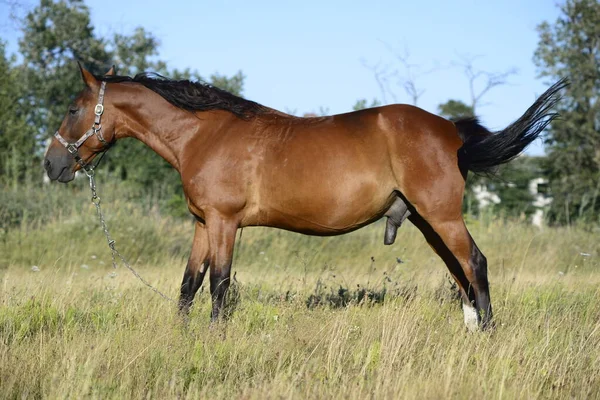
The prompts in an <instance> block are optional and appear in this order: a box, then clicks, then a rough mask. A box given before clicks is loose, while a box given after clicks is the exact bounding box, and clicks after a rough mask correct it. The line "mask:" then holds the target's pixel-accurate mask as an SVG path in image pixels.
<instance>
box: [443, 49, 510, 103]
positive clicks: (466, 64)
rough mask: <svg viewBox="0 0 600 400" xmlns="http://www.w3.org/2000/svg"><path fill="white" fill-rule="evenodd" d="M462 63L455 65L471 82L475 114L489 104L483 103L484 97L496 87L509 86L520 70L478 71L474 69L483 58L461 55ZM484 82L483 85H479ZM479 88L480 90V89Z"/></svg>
mask: <svg viewBox="0 0 600 400" xmlns="http://www.w3.org/2000/svg"><path fill="white" fill-rule="evenodd" d="M460 58H461V61H460V62H456V63H453V64H454V65H456V66H458V67H461V68H462V69H463V72H464V74H465V76H466V77H467V80H468V81H469V93H470V96H471V108H472V109H473V112H474V113H475V112H476V110H477V107H480V106H484V105H486V104H487V103H481V100H482V98H483V96H484V95H485V94H486V93H488V92H489V91H490V90H491V89H493V88H495V87H496V86H502V85H506V84H508V78H509V77H510V76H511V75H516V74H517V72H518V70H517V68H515V67H512V68H510V69H508V70H506V71H504V72H487V71H482V70H478V69H476V68H475V67H474V62H475V60H477V59H478V58H481V56H472V55H464V54H463V55H460ZM478 82H483V85H481V84H478ZM478 88H479V89H478Z"/></svg>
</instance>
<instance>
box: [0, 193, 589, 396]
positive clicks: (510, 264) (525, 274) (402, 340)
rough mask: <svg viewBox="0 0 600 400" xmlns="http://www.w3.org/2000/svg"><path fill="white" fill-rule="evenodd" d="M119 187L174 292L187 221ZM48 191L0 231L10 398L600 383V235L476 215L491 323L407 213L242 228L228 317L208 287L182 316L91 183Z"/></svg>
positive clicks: (4, 389)
mask: <svg viewBox="0 0 600 400" xmlns="http://www.w3.org/2000/svg"><path fill="white" fill-rule="evenodd" d="M57 193H58V194H57ZM110 197H114V198H113V199H111V200H113V201H109V202H108V203H107V204H106V205H105V207H106V209H107V214H108V223H109V226H110V227H111V229H112V231H113V236H114V237H115V239H116V240H117V244H118V247H119V248H120V250H122V251H123V253H124V254H125V255H126V256H127V257H128V258H129V259H130V261H131V262H132V264H133V265H134V266H135V268H136V269H137V270H138V271H139V272H140V273H141V274H142V275H143V276H144V277H145V278H147V279H148V280H149V281H150V282H151V283H152V284H153V285H156V286H157V287H158V288H159V289H160V290H163V291H165V292H166V293H167V294H168V295H169V296H172V297H176V296H177V294H178V285H179V284H180V282H181V276H182V273H183V269H184V265H185V259H186V256H187V254H188V252H189V246H190V243H191V239H192V232H193V226H192V224H191V223H190V222H188V221H180V220H172V219H169V218H166V217H163V216H160V214H159V213H158V212H157V211H156V210H155V209H153V208H152V207H151V206H148V207H139V206H138V205H136V203H134V202H129V201H116V200H115V199H116V198H119V196H117V195H113V194H111V196H110ZM43 198H44V202H45V204H50V205H48V206H47V207H49V210H48V211H47V213H46V214H49V215H51V216H48V215H46V216H45V217H44V218H43V221H42V218H41V217H35V216H34V217H30V218H24V217H23V218H21V217H22V216H21V217H20V218H21V222H20V223H19V224H16V225H13V226H11V227H9V228H7V229H6V230H5V231H4V234H3V236H2V241H1V242H0V278H1V281H0V397H1V398H51V399H55V398H103V399H104V398H211V399H212V398H244V399H259V398H260V399H262V398H357V399H358V398H360V399H364V398H378V399H379V398H426V399H439V398H481V397H483V396H485V397H486V398H527V399H532V398H598V397H600V291H599V283H600V269H599V267H600V258H599V255H600V233H598V232H597V231H593V230H584V229H581V228H557V229H545V230H542V231H540V230H537V229H534V228H532V227H529V226H527V225H526V224H524V223H520V222H514V221H513V222H507V221H503V220H500V219H494V218H482V219H480V220H474V221H469V223H468V226H469V228H470V230H471V232H472V234H473V236H474V238H475V240H476V241H477V243H478V244H479V247H480V248H481V249H482V251H483V252H484V253H485V255H486V256H487V258H488V262H489V270H490V282H491V295H492V302H493V305H494V307H495V309H494V311H495V321H496V329H495V330H494V331H491V332H484V333H475V334H468V333H467V332H466V330H465V328H464V325H463V321H462V319H463V317H462V311H461V310H460V305H459V303H458V302H457V301H456V299H455V297H454V292H453V290H452V288H451V284H450V283H449V280H448V275H447V273H446V269H445V266H444V265H443V264H442V263H441V261H439V260H438V259H437V258H436V256H435V255H434V253H433V252H432V251H431V250H430V249H429V247H428V246H427V244H426V243H425V241H424V240H423V239H422V237H421V235H420V233H419V232H418V231H417V230H416V229H415V228H414V227H412V226H411V225H410V223H408V224H407V225H406V226H404V227H402V229H401V230H400V231H399V234H398V238H397V240H396V244H395V245H394V246H391V247H388V246H383V244H382V242H383V228H384V226H383V225H382V224H381V223H378V224H374V225H372V226H370V227H368V228H365V229H362V230H359V231H357V232H355V233H353V234H350V235H346V236H344V237H331V238H311V237H306V236H302V235H297V234H292V233H289V232H283V231H277V230H269V229H262V228H254V229H245V230H244V232H243V236H242V238H241V241H240V242H239V245H238V247H237V250H236V254H235V265H234V271H235V272H236V281H237V283H236V285H235V293H234V294H235V296H234V299H233V300H235V301H233V302H232V303H233V306H234V312H233V315H232V317H231V319H230V320H229V322H227V323H226V324H218V325H214V326H210V324H209V296H208V294H207V293H206V291H204V292H202V293H199V296H198V297H197V301H196V303H195V306H194V307H193V310H192V314H191V317H190V321H189V324H185V323H184V322H183V321H181V320H180V319H179V317H178V316H177V313H176V309H175V307H174V305H172V304H170V303H168V302H166V301H165V300H163V299H162V298H160V297H158V296H157V295H156V294H154V293H153V292H151V291H150V290H148V289H147V288H145V287H144V286H143V285H142V284H141V283H140V282H139V281H137V280H136V279H135V278H134V277H133V276H132V275H131V274H130V272H129V271H127V270H126V269H124V268H122V267H120V268H119V269H117V270H113V269H112V267H111V266H110V253H109V251H108V248H107V247H106V242H105V240H104V237H103V236H102V233H101V231H100V229H99V227H98V224H97V221H96V220H95V214H94V210H93V206H91V205H90V204H88V202H86V198H87V193H85V191H82V192H81V193H80V194H76V195H74V200H73V201H72V203H69V204H70V205H69V206H68V207H67V206H66V205H64V204H62V203H61V201H60V198H61V197H60V192H56V193H54V192H52V193H48V194H47V195H46V196H45V197H43ZM88 201H89V199H88ZM58 210H61V212H58ZM369 299H371V300H369Z"/></svg>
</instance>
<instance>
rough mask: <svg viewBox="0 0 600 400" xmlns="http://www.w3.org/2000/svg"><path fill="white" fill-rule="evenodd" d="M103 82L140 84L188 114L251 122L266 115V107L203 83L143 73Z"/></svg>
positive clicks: (106, 77) (116, 76) (111, 78)
mask: <svg viewBox="0 0 600 400" xmlns="http://www.w3.org/2000/svg"><path fill="white" fill-rule="evenodd" d="M96 78H97V79H98V80H100V81H105V82H108V83H111V82H114V83H119V82H134V83H140V84H142V85H144V86H145V87H147V88H148V89H150V90H152V91H153V92H156V93H157V94H159V95H160V96H162V97H163V98H164V99H165V100H167V101H168V102H169V103H171V104H173V105H174V106H175V107H179V108H181V109H183V110H187V111H209V110H225V111H229V112H232V113H233V114H235V115H236V116H237V117H239V118H242V119H248V118H251V117H253V116H255V115H256V114H259V113H261V112H264V111H266V107H264V106H262V105H260V104H258V103H255V102H253V101H250V100H246V99H244V98H241V97H239V96H236V95H234V94H231V93H229V92H228V91H226V90H223V89H219V88H218V87H215V86H212V85H210V84H207V83H203V82H193V81H190V80H187V79H185V80H171V79H168V78H166V77H164V76H162V75H159V74H157V73H153V72H143V73H140V74H137V75H136V76H134V77H133V78H132V77H130V76H120V75H110V76H97V77H96Z"/></svg>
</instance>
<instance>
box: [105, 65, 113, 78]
mask: <svg viewBox="0 0 600 400" xmlns="http://www.w3.org/2000/svg"><path fill="white" fill-rule="evenodd" d="M114 74H115V66H114V65H113V66H112V67H110V69H109V70H108V72H107V73H105V74H104V75H106V76H112V75H114Z"/></svg>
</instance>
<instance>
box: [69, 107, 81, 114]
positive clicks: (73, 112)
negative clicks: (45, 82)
mask: <svg viewBox="0 0 600 400" xmlns="http://www.w3.org/2000/svg"><path fill="white" fill-rule="evenodd" d="M77 111H79V109H78V108H69V114H71V115H75V114H77Z"/></svg>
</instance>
